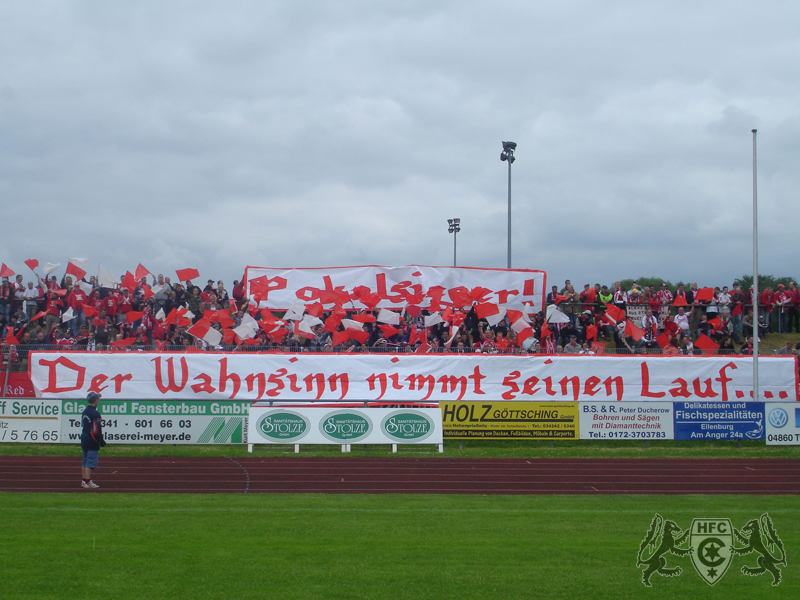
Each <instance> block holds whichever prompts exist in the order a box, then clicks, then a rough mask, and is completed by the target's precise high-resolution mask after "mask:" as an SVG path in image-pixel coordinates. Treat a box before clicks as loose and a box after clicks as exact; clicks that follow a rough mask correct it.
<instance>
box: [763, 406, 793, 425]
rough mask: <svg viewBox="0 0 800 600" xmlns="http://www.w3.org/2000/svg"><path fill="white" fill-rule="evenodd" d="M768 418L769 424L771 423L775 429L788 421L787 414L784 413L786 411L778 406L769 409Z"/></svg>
mask: <svg viewBox="0 0 800 600" xmlns="http://www.w3.org/2000/svg"><path fill="white" fill-rule="evenodd" d="M768 418H769V424H770V425H772V426H773V427H774V428H775V429H780V428H781V427H785V426H786V424H787V423H788V422H789V415H788V414H786V411H785V410H783V409H782V408H781V407H779V406H778V407H776V408H773V409H772V410H771V411H769V417H768Z"/></svg>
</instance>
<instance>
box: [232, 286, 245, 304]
mask: <svg viewBox="0 0 800 600" xmlns="http://www.w3.org/2000/svg"><path fill="white" fill-rule="evenodd" d="M232 294H233V299H234V300H235V301H236V310H239V309H240V308H242V304H244V280H242V283H239V282H238V281H234V282H233V292H232Z"/></svg>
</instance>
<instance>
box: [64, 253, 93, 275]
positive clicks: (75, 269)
mask: <svg viewBox="0 0 800 600" xmlns="http://www.w3.org/2000/svg"><path fill="white" fill-rule="evenodd" d="M88 266H89V259H87V258H70V259H69V262H68V263H67V275H72V276H74V277H75V278H76V279H83V278H84V277H86V267H88Z"/></svg>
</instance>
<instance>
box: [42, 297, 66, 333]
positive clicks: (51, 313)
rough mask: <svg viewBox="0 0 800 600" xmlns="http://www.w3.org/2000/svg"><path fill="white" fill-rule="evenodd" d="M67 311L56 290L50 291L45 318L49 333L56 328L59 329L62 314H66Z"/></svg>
mask: <svg viewBox="0 0 800 600" xmlns="http://www.w3.org/2000/svg"><path fill="white" fill-rule="evenodd" d="M65 309H66V303H65V302H64V300H62V299H61V297H60V296H59V295H58V294H57V293H56V292H55V290H50V292H49V293H48V294H47V308H45V311H44V313H45V318H44V322H45V325H46V326H47V333H48V334H49V333H50V332H52V331H53V328H54V327H58V324H59V323H60V322H61V313H62V312H64V310H65Z"/></svg>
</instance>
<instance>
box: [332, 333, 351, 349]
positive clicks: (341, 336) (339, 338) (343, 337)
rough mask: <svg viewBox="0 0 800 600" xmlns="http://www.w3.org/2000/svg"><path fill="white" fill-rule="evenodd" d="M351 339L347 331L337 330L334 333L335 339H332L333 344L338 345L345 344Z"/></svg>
mask: <svg viewBox="0 0 800 600" xmlns="http://www.w3.org/2000/svg"><path fill="white" fill-rule="evenodd" d="M348 339H349V336H348V335H347V332H346V331H335V332H334V333H333V339H332V340H331V344H332V345H333V346H338V345H339V344H343V343H344V342H346V341H347V340H348Z"/></svg>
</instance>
